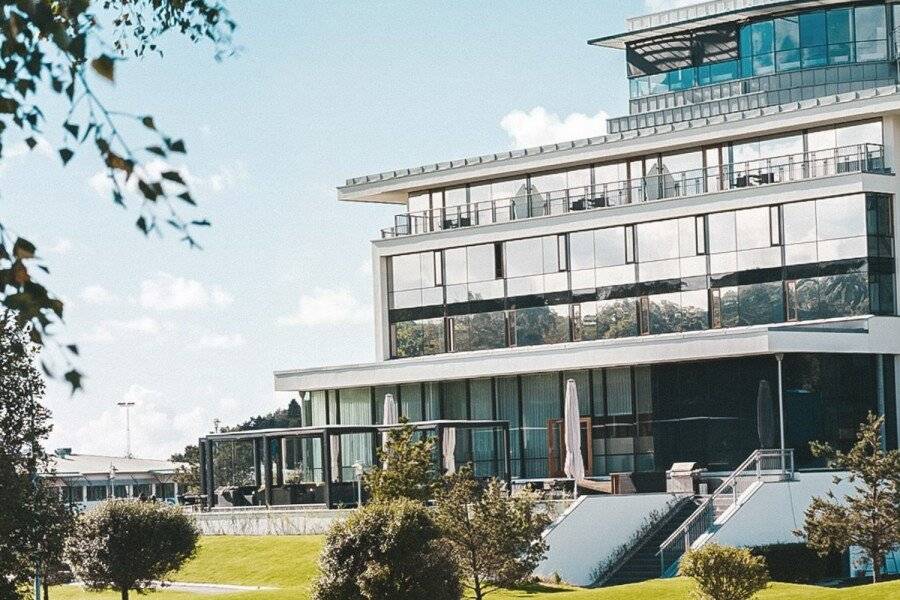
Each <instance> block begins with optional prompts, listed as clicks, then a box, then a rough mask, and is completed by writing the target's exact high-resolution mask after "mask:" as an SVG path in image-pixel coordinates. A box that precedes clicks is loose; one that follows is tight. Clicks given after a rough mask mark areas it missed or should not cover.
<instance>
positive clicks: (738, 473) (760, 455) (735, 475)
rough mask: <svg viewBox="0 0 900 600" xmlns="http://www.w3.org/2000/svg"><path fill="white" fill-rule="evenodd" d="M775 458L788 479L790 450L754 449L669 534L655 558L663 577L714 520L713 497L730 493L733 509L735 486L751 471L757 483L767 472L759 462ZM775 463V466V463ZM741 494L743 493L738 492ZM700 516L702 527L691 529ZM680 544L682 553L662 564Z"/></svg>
mask: <svg viewBox="0 0 900 600" xmlns="http://www.w3.org/2000/svg"><path fill="white" fill-rule="evenodd" d="M771 458H776V459H780V460H779V462H780V469H778V470H780V471H781V477H782V478H784V479H787V478H790V477H791V476H793V473H794V450H793V449H792V448H786V449H784V450H782V449H780V448H776V449H759V450H754V451H753V452H752V453H751V454H750V456H748V457H747V458H746V459H745V460H744V462H742V463H741V464H740V465H738V467H737V468H736V469H735V470H734V471H732V473H731V475H729V476H728V477H727V478H725V480H724V481H723V482H722V483H721V484H720V485H719V487H717V488H716V489H715V491H714V492H713V493H712V494H710V495H709V496H707V497H706V498H704V499H703V501H702V502H701V503H700V505H699V506H698V507H697V510H695V511H694V512H693V513H691V516H689V517H688V518H687V519H685V521H684V523H682V524H681V526H680V527H678V529H676V530H675V531H673V532H672V535H670V536H669V537H667V538H666V540H665V541H664V542H663V543H661V544H660V545H659V552H658V554H659V557H660V562H661V564H662V571H661V573H662V575H663V576H665V574H666V572H667V571H668V570H669V568H670V567H671V566H672V564H675V563H677V561H678V559H680V558H681V555H682V554H684V552H687V550H688V549H690V547H691V545H692V544H693V543H694V542H695V541H696V540H697V539H698V538H699V537H700V536H701V535H703V534H704V533H706V532H707V531H708V529H709V527H710V526H711V525H712V523H713V522H714V521H715V501H716V498H719V497H722V496H724V495H725V493H726V492H728V491H729V490H730V493H731V496H732V502H731V504H730V505H729V508H731V507H732V506H734V505H735V504H736V503H737V501H738V497H739V496H740V494H738V486H737V485H736V484H737V482H738V481H739V480H740V479H741V478H744V477H746V476H747V474H748V473H749V472H751V466H752V467H753V468H752V471H753V472H754V474H755V480H756V481H760V480H761V479H762V475H763V471H764V470H766V471H768V470H769V469H763V468H762V461H763V460H766V459H771ZM776 464H777V463H776ZM741 493H743V490H742V491H741ZM710 512H712V518H710ZM701 517H705V519H706V522H705V523H704V526H703V527H702V529H701V528H695V527H693V526H694V525H695V524H697V523H698V522H700V519H701ZM678 541H683V542H684V549H683V550H682V553H681V554H679V555H678V556H677V557H676V559H675V560H674V561H673V562H672V563H670V564H668V565H667V564H666V559H665V553H666V551H667V550H669V549H670V548H671V547H672V546H673V545H674V544H675V543H676V542H678Z"/></svg>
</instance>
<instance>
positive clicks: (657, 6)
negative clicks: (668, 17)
mask: <svg viewBox="0 0 900 600" xmlns="http://www.w3.org/2000/svg"><path fill="white" fill-rule="evenodd" d="M702 2H703V0H644V6H646V7H647V12H648V13H655V12H661V11H664V10H670V9H673V8H681V7H683V6H690V5H691V4H701V3H702Z"/></svg>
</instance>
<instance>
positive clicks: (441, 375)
mask: <svg viewBox="0 0 900 600" xmlns="http://www.w3.org/2000/svg"><path fill="white" fill-rule="evenodd" d="M898 339H900V317H875V316H862V317H847V318H843V319H829V320H823V321H809V322H804V323H783V324H776V325H761V326H754V327H741V328H734V329H715V330H708V331H692V332H685V333H672V334H663V335H654V336H649V337H639V338H622V339H614V340H598V341H593V342H575V343H568V344H552V345H548V346H529V347H524V348H504V349H500V350H483V351H478V352H465V353H458V354H440V355H435V356H422V357H416V358H407V359H397V360H389V361H383V362H377V363H369V364H359V365H344V366H336V367H324V368H318V369H299V370H290V371H278V372H276V373H275V390H276V391H279V392H296V391H307V390H319V389H332V388H344V387H361V386H377V385H395V384H403V383H416V382H422V381H441V380H452V379H469V378H478V377H493V376H503V375H516V374H520V373H533V372H536V371H569V370H576V369H589V368H601V367H619V366H628V365H650V364H659V363H667V362H687V361H698V360H713V359H717V358H726V357H730V358H736V357H741V356H758V355H768V354H778V353H785V354H788V353H798V352H802V353H842V354H896V353H897V352H898V346H897V340H898Z"/></svg>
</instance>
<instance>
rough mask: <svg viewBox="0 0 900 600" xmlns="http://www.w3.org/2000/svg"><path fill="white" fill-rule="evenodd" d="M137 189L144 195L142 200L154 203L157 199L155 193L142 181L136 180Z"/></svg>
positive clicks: (151, 187) (157, 195)
mask: <svg viewBox="0 0 900 600" xmlns="http://www.w3.org/2000/svg"><path fill="white" fill-rule="evenodd" d="M138 189H139V190H141V193H142V194H143V195H144V198H146V199H147V200H150V201H151V202H156V199H157V198H158V197H159V194H158V193H157V191H156V190H155V189H154V188H153V186H151V185H150V184H148V183H147V182H146V181H144V180H143V179H138Z"/></svg>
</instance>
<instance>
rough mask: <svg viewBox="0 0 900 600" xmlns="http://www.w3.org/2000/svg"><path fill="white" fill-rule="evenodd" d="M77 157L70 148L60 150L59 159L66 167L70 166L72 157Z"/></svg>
mask: <svg viewBox="0 0 900 600" xmlns="http://www.w3.org/2000/svg"><path fill="white" fill-rule="evenodd" d="M73 156H75V153H74V152H72V151H71V150H70V149H68V148H60V149H59V157H60V158H61V159H62V162H63V164H64V165H66V164H68V163H69V161H70V160H72V157H73Z"/></svg>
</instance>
